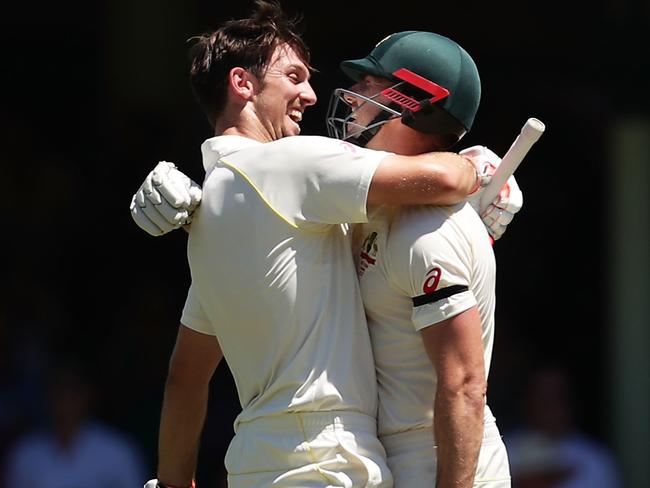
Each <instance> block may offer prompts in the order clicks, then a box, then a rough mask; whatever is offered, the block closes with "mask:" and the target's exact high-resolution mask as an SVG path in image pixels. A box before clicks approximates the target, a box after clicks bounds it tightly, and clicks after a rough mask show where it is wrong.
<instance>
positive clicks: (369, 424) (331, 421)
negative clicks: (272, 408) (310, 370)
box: [225, 412, 393, 488]
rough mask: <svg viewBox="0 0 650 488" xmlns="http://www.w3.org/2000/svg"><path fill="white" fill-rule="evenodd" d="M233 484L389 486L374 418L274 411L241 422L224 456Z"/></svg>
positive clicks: (253, 487) (250, 487)
mask: <svg viewBox="0 0 650 488" xmlns="http://www.w3.org/2000/svg"><path fill="white" fill-rule="evenodd" d="M225 465H226V470H227V471H228V487H229V488H257V487H260V488H261V487H269V486H270V487H278V488H326V487H345V488H357V487H359V488H363V487H367V488H390V487H392V486H393V478H392V476H391V474H390V470H389V469H388V465H387V463H386V451H385V450H384V447H383V446H382V444H381V443H380V442H379V439H378V438H377V427H376V420H375V418H374V417H370V416H368V415H364V414H361V413H352V412H310V413H293V414H285V415H275V416H269V417H263V418H259V419H255V420H252V421H250V422H242V423H240V424H239V425H238V428H237V433H236V435H235V437H234V438H233V440H232V442H231V443H230V446H229V447H228V451H227V453H226V458H225Z"/></svg>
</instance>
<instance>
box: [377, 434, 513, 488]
mask: <svg viewBox="0 0 650 488" xmlns="http://www.w3.org/2000/svg"><path fill="white" fill-rule="evenodd" d="M381 442H382V443H383V444H384V447H385V448H386V453H387V455H388V466H389V467H390V470H391V471H392V473H393V479H394V480H395V488H425V487H426V488H431V487H432V486H436V447H435V446H434V445H433V433H432V431H431V428H426V429H418V430H412V431H407V432H402V433H399V434H393V435H387V436H384V437H382V438H381ZM474 488H510V465H509V463H508V453H507V451H506V446H505V444H504V443H503V440H502V439H501V435H500V434H499V429H498V427H497V425H496V423H494V422H490V423H486V424H485V427H484V432H483V443H482V444H481V451H480V453H479V457H478V466H477V468H476V477H475V478H474Z"/></svg>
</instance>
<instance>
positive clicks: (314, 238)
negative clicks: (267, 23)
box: [181, 136, 389, 429]
mask: <svg viewBox="0 0 650 488" xmlns="http://www.w3.org/2000/svg"><path fill="white" fill-rule="evenodd" d="M201 149H202V152H203V161H204V166H205V170H206V179H205V181H204V185H203V200H202V203H201V206H200V207H199V209H198V210H197V213H196V215H195V216H194V219H193V221H192V230H191V233H190V236H189V241H188V260H189V264H190V269H191V275H192V285H191V287H190V290H189V293H188V297H187V301H186V304H185V308H184V310H183V315H182V319H181V322H182V323H183V324H184V325H186V326H188V327H190V328H192V329H194V330H197V331H199V332H203V333H206V334H212V335H215V336H217V338H218V340H219V343H220V345H221V348H222V350H223V353H224V356H225V358H226V361H227V362H228V365H229V367H230V369H231V371H232V374H233V377H234V380H235V383H236V385H237V390H238V394H239V400H240V402H241V405H242V409H243V411H242V412H241V414H240V415H239V416H238V417H237V420H236V421H235V429H236V428H237V425H238V423H239V422H242V421H246V420H251V419H254V418H257V417H260V416H264V415H273V414H278V413H286V412H311V411H331V410H347V411H354V412H361V413H364V414H367V415H373V416H374V415H376V407H377V398H376V395H377V392H376V378H375V372H374V364H373V358H372V351H371V346H370V339H369V336H368V329H367V324H366V320H365V316H364V312H363V306H362V303H361V297H360V292H359V286H358V281H357V279H356V274H355V268H354V262H353V257H352V253H351V248H350V232H349V231H348V227H347V226H346V225H342V223H344V222H365V221H366V220H367V217H366V198H367V194H368V189H369V186H370V182H371V180H372V176H373V174H374V172H375V170H376V168H377V166H378V164H379V162H380V161H381V160H382V159H383V158H384V157H386V155H387V154H389V153H385V152H380V151H372V150H369V149H362V148H359V147H356V146H353V145H351V144H348V143H346V142H343V141H339V140H335V139H329V138H325V137H317V136H294V137H287V138H284V139H281V140H278V141H274V142H270V143H265V144H263V143H260V142H257V141H254V140H252V139H247V138H243V137H239V136H219V137H215V138H212V139H208V140H207V141H205V142H204V143H203V145H202V148H201Z"/></svg>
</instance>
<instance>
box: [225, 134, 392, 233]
mask: <svg viewBox="0 0 650 488" xmlns="http://www.w3.org/2000/svg"><path fill="white" fill-rule="evenodd" d="M389 154H391V153H387V152H384V151H374V150H371V149H364V148H361V147H357V146H354V145H352V144H349V143H347V142H344V141H340V140H337V139H331V138H328V137H318V136H294V137H285V138H283V139H280V140H278V141H274V142H271V143H267V144H262V145H260V146H259V147H258V148H257V149H256V150H255V151H242V152H241V153H238V154H235V155H233V156H232V157H231V158H228V157H226V158H223V160H222V162H223V163H224V164H226V165H227V166H230V167H231V168H232V169H233V170H235V171H236V172H238V173H239V174H241V175H242V176H243V177H244V178H245V179H246V180H247V181H248V182H249V183H250V184H251V185H252V186H253V187H254V188H255V190H256V191H257V192H258V193H259V194H260V196H261V197H262V198H263V200H264V201H265V202H266V203H267V205H269V206H270V207H271V208H272V209H273V210H274V211H275V212H276V213H278V214H280V215H281V216H282V217H283V218H284V219H285V220H287V221H288V222H290V223H291V224H292V225H295V226H296V227H301V226H306V225H309V224H341V223H355V222H366V221H367V215H366V201H367V198H368V190H369V189H370V183H371V181H372V178H373V175H374V173H375V170H376V169H377V167H378V166H379V163H380V162H381V160H382V159H384V158H385V157H386V156H388V155H389Z"/></svg>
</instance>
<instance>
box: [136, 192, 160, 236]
mask: <svg viewBox="0 0 650 488" xmlns="http://www.w3.org/2000/svg"><path fill="white" fill-rule="evenodd" d="M136 197H137V194H136V195H133V199H132V200H131V206H130V210H131V217H132V218H133V221H134V222H135V223H136V224H137V225H138V227H140V228H141V229H142V230H144V231H145V232H146V233H147V234H150V235H152V236H160V235H162V234H163V231H162V229H161V228H160V227H158V226H157V225H156V224H155V223H154V222H153V221H152V220H151V219H150V218H149V217H147V215H146V214H145V213H144V212H143V211H142V207H140V204H139V203H138V202H137V199H136Z"/></svg>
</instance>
